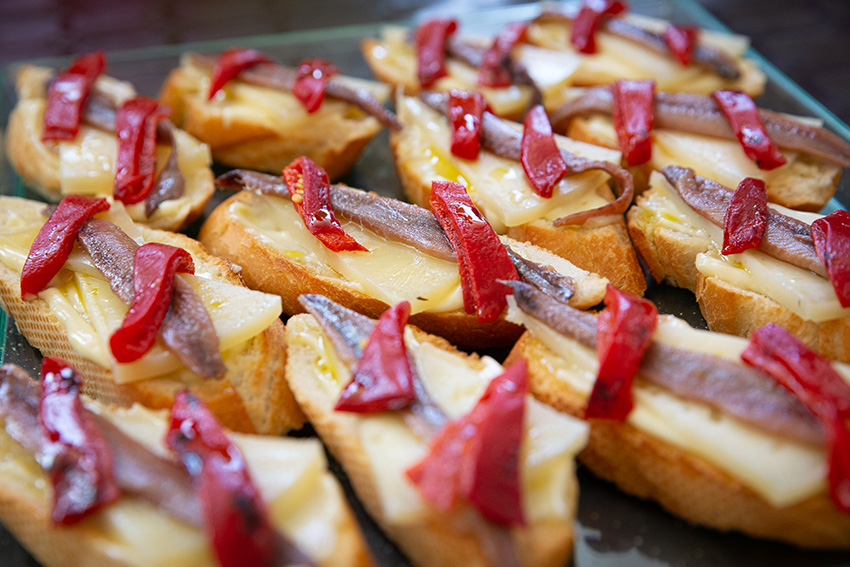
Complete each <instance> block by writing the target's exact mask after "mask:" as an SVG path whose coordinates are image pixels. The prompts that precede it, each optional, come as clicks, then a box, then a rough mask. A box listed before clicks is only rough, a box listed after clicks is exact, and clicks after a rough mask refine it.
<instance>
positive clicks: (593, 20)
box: [570, 0, 629, 54]
mask: <svg viewBox="0 0 850 567" xmlns="http://www.w3.org/2000/svg"><path fill="white" fill-rule="evenodd" d="M628 9H629V4H628V3H627V2H618V1H617V0H585V2H584V4H583V5H582V7H581V10H580V11H579V13H578V16H577V17H576V19H575V20H573V28H572V32H570V43H572V44H573V46H575V48H576V49H578V50H579V51H580V52H581V53H587V54H592V53H596V37H595V36H596V30H597V29H598V28H599V24H600V23H601V22H602V20H603V19H604V18H605V17H606V16H616V15H617V14H619V13H620V12H624V11H626V10H628Z"/></svg>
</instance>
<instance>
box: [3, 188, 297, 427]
mask: <svg viewBox="0 0 850 567" xmlns="http://www.w3.org/2000/svg"><path fill="white" fill-rule="evenodd" d="M3 200H4V201H5V202H4V205H6V206H14V204H12V203H15V202H26V201H24V200H19V199H14V198H9V197H6V198H3ZM141 228H142V232H143V234H144V236H145V239H146V240H148V241H157V242H164V243H167V244H171V245H174V246H179V247H181V248H184V249H186V250H188V251H189V252H190V253H191V254H192V257H193V259H194V261H195V263H196V265H202V266H203V267H204V268H205V269H206V270H207V271H209V272H210V273H212V274H213V275H214V277H215V278H216V279H218V280H220V281H224V282H227V283H229V284H232V285H242V286H244V283H243V282H242V280H241V278H240V277H239V276H238V275H237V274H235V273H233V271H232V270H231V267H230V265H229V264H228V263H227V262H226V261H224V260H222V259H220V258H216V257H213V256H211V255H210V254H208V253H207V251H206V250H205V249H204V247H203V246H202V245H201V244H200V243H199V242H197V241H195V240H192V239H191V238H189V237H187V236H184V235H181V234H175V233H169V232H165V231H160V230H156V229H147V228H144V227H141ZM0 304H2V307H3V309H4V310H5V311H6V312H7V313H8V314H9V315H10V316H11V317H12V318H13V319H14V320H15V324H16V325H17V327H18V330H19V331H20V332H21V334H23V335H24V336H25V337H26V338H27V340H28V341H29V342H30V344H32V345H33V346H34V347H35V348H37V349H39V350H40V351H41V352H42V354H43V355H45V356H58V357H60V358H63V359H65V360H67V361H68V362H69V363H71V364H72V365H73V366H75V367H76V368H77V370H78V371H79V372H80V374H81V375H82V377H83V390H84V392H85V393H86V394H87V395H89V396H91V397H93V398H96V399H99V400H102V401H104V402H106V403H108V404H112V405H117V406H129V405H132V404H133V403H134V402H138V403H141V404H143V405H145V406H148V407H151V408H158V409H167V408H170V407H171V405H172V403H173V401H174V396H175V394H176V393H177V392H178V391H179V390H181V389H186V388H189V389H190V390H191V391H192V392H193V393H194V394H195V395H196V396H198V397H199V398H200V399H201V400H202V401H203V402H204V403H205V404H207V406H208V407H209V408H210V410H211V411H212V412H213V413H214V414H215V415H216V416H217V417H218V418H219V420H220V421H221V422H222V424H223V425H224V426H225V427H227V428H229V429H231V430H233V431H240V432H246V433H265V434H280V433H283V432H284V431H286V430H288V429H293V428H297V427H300V426H301V425H302V424H303V422H304V416H303V414H302V413H301V411H300V409H299V408H298V405H297V404H296V402H295V399H294V398H293V396H292V393H291V392H290V391H289V389H288V388H287V385H286V380H285V379H284V377H283V372H284V368H285V365H286V351H285V350H284V347H283V337H284V329H283V323H282V322H281V321H280V320H276V321H274V322H273V324H272V325H270V326H269V327H268V328H267V329H266V330H265V331H263V332H262V333H260V334H259V335H257V336H255V337H254V338H253V339H251V340H249V341H247V342H246V343H244V344H243V345H241V346H239V347H234V348H233V349H229V350H228V351H227V352H225V353H223V357H224V362H225V365H226V366H227V372H226V374H225V375H224V376H223V377H222V378H221V379H217V380H202V379H200V378H199V377H198V376H197V375H195V374H194V373H192V372H191V371H189V370H187V369H185V368H184V369H182V370H179V371H176V372H173V373H171V374H169V375H167V376H165V377H162V378H155V379H149V380H140V381H136V382H129V383H125V384H117V383H116V382H115V380H114V379H113V377H112V373H111V371H110V370H109V369H107V368H104V367H102V366H100V365H98V364H96V363H94V362H92V361H90V360H88V359H86V358H84V357H83V356H81V355H80V354H79V353H77V351H76V350H74V348H73V347H72V346H71V343H70V341H69V339H68V335H67V333H66V331H65V327H64V325H63V324H62V323H61V322H60V321H59V319H58V318H57V317H56V315H54V314H53V313H52V312H51V310H50V308H49V306H48V304H47V302H46V301H44V300H43V299H41V298H36V299H33V300H32V301H24V300H23V299H21V287H20V275H19V274H17V273H16V272H15V271H13V270H11V269H9V268H8V267H7V266H6V265H4V264H2V263H0Z"/></svg>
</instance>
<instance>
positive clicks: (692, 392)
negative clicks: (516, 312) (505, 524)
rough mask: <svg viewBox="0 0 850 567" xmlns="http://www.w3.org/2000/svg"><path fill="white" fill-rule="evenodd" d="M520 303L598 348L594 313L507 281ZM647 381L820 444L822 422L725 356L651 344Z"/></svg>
mask: <svg viewBox="0 0 850 567" xmlns="http://www.w3.org/2000/svg"><path fill="white" fill-rule="evenodd" d="M507 285H509V286H511V288H513V290H514V295H513V296H514V299H515V300H516V303H517V306H519V308H520V309H521V310H522V311H524V312H525V313H527V314H528V315H530V316H532V317H534V318H535V319H537V320H538V321H540V322H542V323H544V324H545V325H547V326H548V327H550V328H552V329H553V330H555V331H557V332H558V333H560V334H562V335H564V336H566V337H569V338H572V339H574V340H576V341H578V342H579V343H581V344H582V345H584V346H586V347H588V348H592V349H596V317H595V316H594V315H592V314H591V313H587V312H585V311H579V310H578V309H574V308H572V307H570V306H568V305H564V304H563V303H560V302H558V301H556V300H554V299H553V298H551V297H549V296H547V295H546V294H545V293H543V292H541V291H539V290H537V289H535V288H534V287H532V286H529V285H528V284H524V283H522V282H507ZM638 376H639V377H640V378H641V379H643V380H645V381H646V382H648V383H650V384H653V385H656V386H659V387H661V388H664V389H665V390H667V391H669V392H672V393H674V394H676V395H677V396H679V397H681V398H683V399H686V400H693V401H696V402H700V403H704V404H707V405H709V406H711V407H714V408H716V409H718V410H721V411H723V412H724V413H727V414H729V415H731V416H734V417H735V418H737V419H739V420H740V421H743V422H746V423H749V424H750V425H752V426H754V427H757V428H758V429H760V430H762V431H764V432H767V433H771V434H775V435H779V436H781V437H784V438H787V439H793V440H795V441H800V442H803V443H812V444H822V443H823V442H824V432H823V428H822V426H821V425H820V423H819V422H818V421H817V420H816V419H815V418H814V416H813V415H812V414H811V413H810V412H809V411H808V410H807V409H806V408H805V407H804V406H803V405H802V404H800V402H798V401H797V399H796V398H795V397H794V396H793V395H791V394H790V393H789V392H787V391H786V390H785V389H783V388H782V387H781V386H780V385H779V384H777V383H776V382H775V381H773V380H772V379H771V378H769V377H768V376H766V375H765V374H763V373H761V372H759V371H758V370H756V369H754V368H751V367H749V366H745V365H744V364H736V363H734V362H732V361H729V360H727V359H724V358H720V357H717V356H712V355H709V354H705V353H700V352H693V351H689V350H685V349H680V348H676V347H672V346H669V345H665V344H662V343H659V342H653V343H652V344H651V345H650V347H649V348H648V349H647V351H646V355H645V356H644V359H643V361H642V362H641V365H640V368H639V370H638Z"/></svg>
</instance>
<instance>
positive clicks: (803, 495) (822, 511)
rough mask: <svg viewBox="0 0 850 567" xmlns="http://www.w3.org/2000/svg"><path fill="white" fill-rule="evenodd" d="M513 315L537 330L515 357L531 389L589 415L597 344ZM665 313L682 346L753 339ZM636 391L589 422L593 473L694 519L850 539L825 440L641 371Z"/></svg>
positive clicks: (715, 352)
mask: <svg viewBox="0 0 850 567" xmlns="http://www.w3.org/2000/svg"><path fill="white" fill-rule="evenodd" d="M511 316H512V319H513V320H515V321H517V322H522V323H524V324H526V325H527V326H528V329H529V330H528V331H526V333H525V334H523V336H522V337H521V338H520V340H519V341H518V342H517V344H516V345H515V346H514V349H513V350H512V351H511V354H510V355H509V356H508V359H507V360H506V364H510V363H512V362H514V361H516V360H517V359H520V358H522V359H525V360H526V362H527V363H528V368H529V389H530V390H531V391H532V392H533V393H534V395H535V396H536V397H537V398H538V399H539V400H541V401H543V402H544V403H547V404H549V405H551V406H552V407H554V408H556V409H558V410H561V411H564V412H566V413H568V414H570V415H574V416H583V415H584V411H585V406H586V405H587V399H588V396H589V395H590V391H591V389H592V386H593V381H594V380H595V377H596V375H597V373H598V362H597V358H596V352H595V350H594V349H590V348H587V347H585V346H584V345H582V344H580V343H578V342H577V341H575V340H573V339H571V338H568V337H567V336H565V335H562V334H560V333H558V332H557V331H555V330H553V329H552V328H550V327H548V326H547V325H546V324H545V323H543V322H542V321H540V320H537V319H535V318H533V317H532V316H530V315H526V314H524V313H522V312H520V311H519V310H518V309H517V308H516V307H515V306H512V307H511ZM662 319H663V321H662V320H659V330H658V331H656V335H655V340H660V341H662V342H665V343H666V344H670V345H673V346H676V347H678V348H683V349H686V350H691V349H693V350H694V351H696V352H700V353H708V354H710V355H712V356H717V357H722V358H729V359H733V360H734V359H736V358H737V357H739V356H740V352H741V351H743V349H744V348H745V346H746V341H744V340H743V339H738V338H735V337H730V336H726V335H719V334H718V333H710V332H707V331H697V330H695V329H691V328H690V327H688V326H687V325H686V324H685V323H684V322H682V321H680V320H674V319H673V318H672V317H664V318H662ZM662 332H663V336H662V337H660V336H659V335H660V333H662ZM739 362H740V361H739ZM844 370H845V371H846V368H845V369H844ZM633 396H634V400H635V407H634V409H633V410H632V412H631V414H630V415H629V417H628V418H627V419H626V421H625V422H624V423H618V422H615V421H609V420H592V421H591V422H590V441H589V443H588V446H587V448H586V449H585V450H584V451H583V452H582V453H581V454H580V455H579V460H580V461H581V462H582V463H583V464H585V465H586V466H587V467H588V468H589V469H590V470H591V471H593V473H594V474H596V475H598V476H600V477H602V478H605V479H607V480H609V481H612V482H614V483H615V484H616V485H617V486H618V487H619V488H620V489H621V490H623V491H625V492H627V493H629V494H632V495H635V496H638V497H640V498H646V499H651V500H655V501H657V502H658V503H659V504H661V505H662V506H663V507H664V508H666V509H667V510H669V511H670V512H671V513H673V514H675V515H677V516H679V517H681V518H683V519H685V520H687V521H689V522H692V523H694V524H698V525H703V526H708V527H711V528H714V529H717V530H721V531H730V530H734V531H740V532H743V533H746V534H749V535H752V536H756V537H762V538H769V539H775V540H780V541H784V542H789V543H793V544H795V545H799V546H803V547H816V548H848V547H850V515H848V514H846V513H843V512H841V511H840V510H839V509H838V508H837V507H836V505H835V504H834V503H833V502H832V500H831V499H830V498H829V495H828V494H827V483H826V452H825V450H824V449H823V447H822V446H816V445H811V444H809V443H803V442H799V441H793V440H790V439H785V438H782V437H778V436H776V435H775V434H770V433H766V432H763V431H762V430H760V429H758V428H756V427H755V426H752V425H748V424H747V423H745V422H743V421H741V420H739V419H738V418H735V417H732V416H729V415H726V414H724V413H723V412H722V411H720V410H717V409H715V408H712V407H710V406H709V405H707V404H705V403H702V402H696V401H688V400H686V399H685V398H682V397H679V396H677V395H676V394H673V393H672V392H669V391H667V390H664V389H663V388H661V387H660V386H656V385H652V384H649V383H648V382H646V381H645V380H641V379H640V374H639V377H638V380H636V382H635V386H634V389H633ZM792 470H793V471H796V472H791V471H792ZM772 471H774V472H772ZM775 471H781V472H780V473H779V474H778V476H777V474H775ZM788 481H791V482H788Z"/></svg>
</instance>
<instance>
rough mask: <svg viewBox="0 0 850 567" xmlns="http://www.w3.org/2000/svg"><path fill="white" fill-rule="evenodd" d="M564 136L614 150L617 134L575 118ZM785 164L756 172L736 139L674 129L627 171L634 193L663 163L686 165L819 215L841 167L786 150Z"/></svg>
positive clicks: (659, 133)
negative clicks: (757, 185) (756, 182)
mask: <svg viewBox="0 0 850 567" xmlns="http://www.w3.org/2000/svg"><path fill="white" fill-rule="evenodd" d="M567 135H568V136H569V137H570V138H574V139H576V140H581V141H583V142H587V143H589V144H596V145H600V146H605V147H607V148H613V149H616V148H617V147H618V146H617V136H616V133H615V132H614V126H613V124H612V123H611V120H610V118H609V117H607V116H587V117H576V118H575V119H573V120H572V121H571V122H570V125H569V129H568V130H567ZM782 155H783V156H784V157H785V159H786V160H787V163H786V164H785V165H783V166H780V167H778V168H776V169H773V170H770V171H765V170H761V169H759V168H758V167H757V166H756V165H755V163H753V162H752V160H750V159H749V158H748V157H747V156H746V155H744V152H743V150H742V149H741V145H740V144H739V143H738V142H737V141H736V140H724V139H720V138H711V137H709V136H701V135H698V134H690V133H686V132H677V131H674V130H656V131H654V133H653V144H652V158H651V159H650V160H649V161H648V162H647V163H645V164H643V165H640V166H636V167H633V168H629V170H630V171H631V172H632V174H633V176H634V178H635V191H636V192H638V193H639V192H641V191H643V190H645V189H646V188H647V186H648V183H649V176H650V174H651V172H652V171H653V170H656V171H661V170H662V169H663V168H664V167H666V166H668V165H682V166H684V167H690V168H691V169H693V170H694V171H696V173H697V174H698V175H701V176H703V177H708V178H709V179H714V180H716V181H718V182H719V183H722V184H723V185H726V186H727V187H737V185H738V183H739V182H740V181H741V180H742V179H743V178H745V177H754V178H756V179H761V180H763V181H764V182H765V184H766V187H767V198H768V200H769V201H770V202H771V203H778V204H780V205H782V206H783V207H788V208H790V209H797V210H801V211H819V210H820V209H822V208H823V207H824V206H825V205H826V204H827V202H829V200H830V199H831V198H832V196H833V195H834V194H835V188H836V186H837V184H838V180H839V179H840V178H841V171H842V170H841V168H840V167H839V166H837V165H835V164H831V163H829V162H826V161H824V160H822V159H819V158H817V157H814V156H811V155H809V154H805V153H801V152H794V151H788V150H785V151H783V152H782Z"/></svg>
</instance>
